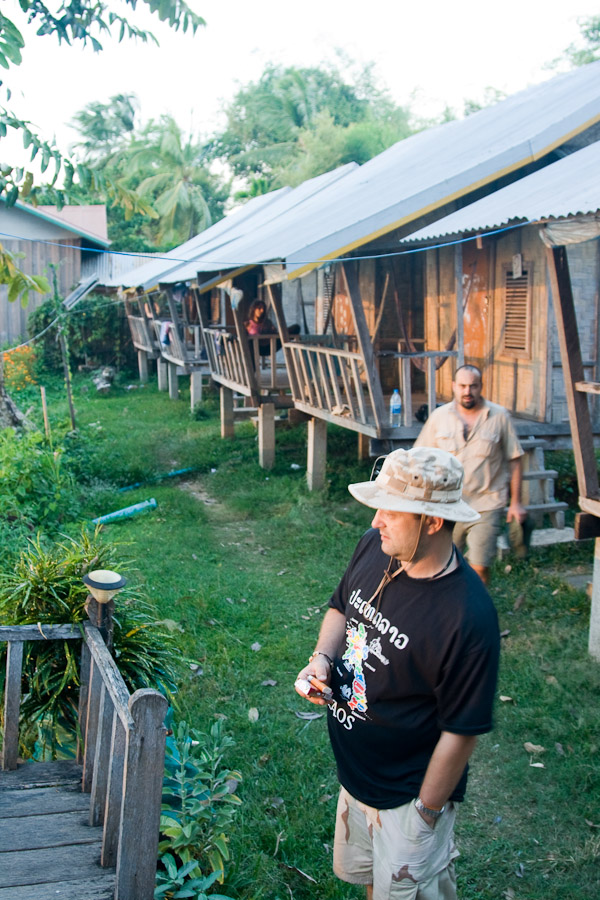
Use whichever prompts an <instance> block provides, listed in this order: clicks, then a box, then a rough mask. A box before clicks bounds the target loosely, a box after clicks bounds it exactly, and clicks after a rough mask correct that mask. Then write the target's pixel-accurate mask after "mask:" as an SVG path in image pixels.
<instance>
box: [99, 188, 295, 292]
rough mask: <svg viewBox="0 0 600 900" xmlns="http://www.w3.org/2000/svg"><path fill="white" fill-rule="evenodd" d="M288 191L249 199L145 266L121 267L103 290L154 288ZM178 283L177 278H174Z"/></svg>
mask: <svg viewBox="0 0 600 900" xmlns="http://www.w3.org/2000/svg"><path fill="white" fill-rule="evenodd" d="M290 190H291V188H288V187H284V188H280V189H279V190H277V191H271V192H270V193H269V194H262V195H261V196H259V197H253V198H252V199H250V200H248V201H247V203H245V204H244V205H243V206H241V207H240V208H239V209H236V210H234V211H233V212H231V213H230V214H229V215H228V216H225V217H224V218H222V219H220V220H219V221H218V222H215V224H214V225H211V226H210V228H207V229H206V230H205V231H201V232H200V234H196V235H194V237H193V238H190V240H189V241H185V242H184V243H183V244H180V245H179V246H178V247H175V248H174V249H173V250H169V251H168V252H167V253H162V254H160V255H156V258H154V259H152V260H150V261H149V262H148V263H147V264H146V265H144V266H136V265H135V264H132V265H131V266H130V269H129V271H124V270H123V269H122V268H120V269H119V270H118V271H117V272H115V274H114V275H113V276H110V277H107V278H106V280H104V281H103V282H102V283H103V284H104V285H105V286H106V287H119V286H121V285H122V286H123V287H137V286H138V285H141V286H143V287H153V286H154V285H155V284H158V282H159V281H160V280H161V276H163V275H165V276H166V275H167V274H168V273H169V272H170V271H171V269H173V268H176V267H178V266H179V265H181V261H182V260H188V259H195V257H196V256H197V255H198V254H200V253H201V252H202V249H203V248H205V247H207V246H212V245H213V244H214V243H219V242H222V241H224V240H226V239H227V238H231V237H232V236H233V235H235V234H237V233H238V231H239V230H240V229H241V228H242V227H246V224H247V222H248V220H249V219H251V218H252V217H253V216H255V215H257V213H259V212H260V211H262V210H264V208H265V207H267V206H268V205H269V204H271V203H273V202H274V201H275V200H277V199H278V198H280V197H282V196H285V194H287V193H289V192H290ZM176 280H179V279H176Z"/></svg>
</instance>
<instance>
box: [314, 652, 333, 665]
mask: <svg viewBox="0 0 600 900" xmlns="http://www.w3.org/2000/svg"><path fill="white" fill-rule="evenodd" d="M315 656H324V657H325V659H326V660H327V662H328V663H329V665H330V667H331V668H332V669H333V660H332V658H331V657H330V656H328V655H327V654H326V653H323V651H322V650H313V652H312V653H311V655H310V656H309V657H308V661H309V662H312V661H313V659H314V658H315Z"/></svg>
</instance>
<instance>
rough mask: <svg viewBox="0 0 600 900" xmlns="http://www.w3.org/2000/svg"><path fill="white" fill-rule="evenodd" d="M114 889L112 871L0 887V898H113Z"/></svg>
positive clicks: (38, 899)
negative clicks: (84, 876)
mask: <svg viewBox="0 0 600 900" xmlns="http://www.w3.org/2000/svg"><path fill="white" fill-rule="evenodd" d="M114 890H115V875H114V872H108V871H107V872H103V873H102V874H101V875H96V876H92V877H91V878H84V879H79V878H78V879H77V880H75V881H73V880H69V881H53V882H52V884H51V885H47V884H42V885H33V884H27V885H24V886H18V885H17V886H15V887H7V888H1V887H0V900H49V898H50V897H52V898H54V897H56V898H58V900H113V896H114Z"/></svg>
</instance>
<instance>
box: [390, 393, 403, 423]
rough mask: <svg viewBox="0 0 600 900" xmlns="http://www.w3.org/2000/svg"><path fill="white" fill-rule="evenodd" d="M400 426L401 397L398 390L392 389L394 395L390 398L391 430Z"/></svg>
mask: <svg viewBox="0 0 600 900" xmlns="http://www.w3.org/2000/svg"><path fill="white" fill-rule="evenodd" d="M401 424H402V397H401V396H400V391H399V390H398V388H394V393H393V394H392V396H391V397H390V425H391V426H392V428H398V427H399V426H400V425H401Z"/></svg>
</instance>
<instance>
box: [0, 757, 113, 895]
mask: <svg viewBox="0 0 600 900" xmlns="http://www.w3.org/2000/svg"><path fill="white" fill-rule="evenodd" d="M81 777H82V767H81V766H79V765H77V764H76V763H75V762H70V761H64V762H55V763H28V764H23V765H19V767H18V768H17V769H16V770H15V771H13V772H0V900H50V898H60V900H112V898H113V896H114V890H115V869H114V868H104V869H103V868H101V867H100V853H101V849H102V827H101V826H97V827H91V826H90V825H89V824H88V821H89V815H90V796H89V794H84V793H82V792H81Z"/></svg>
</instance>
